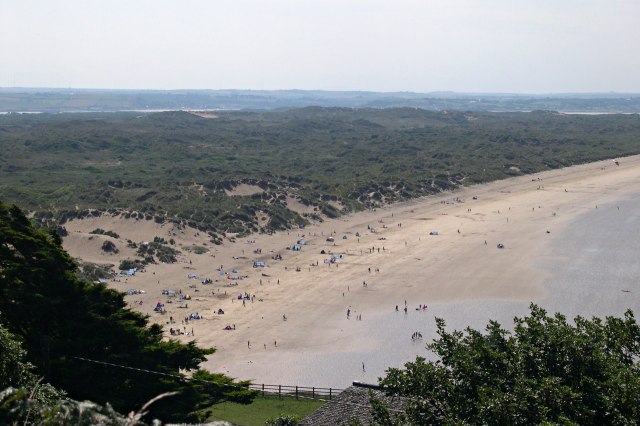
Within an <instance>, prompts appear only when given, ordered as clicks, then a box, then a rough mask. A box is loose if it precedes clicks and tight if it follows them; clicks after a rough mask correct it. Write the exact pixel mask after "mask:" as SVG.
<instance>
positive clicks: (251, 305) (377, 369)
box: [64, 156, 640, 387]
mask: <svg viewBox="0 0 640 426" xmlns="http://www.w3.org/2000/svg"><path fill="white" fill-rule="evenodd" d="M639 193H640V156H634V157H626V158H623V159H621V160H620V165H619V166H616V165H615V164H614V163H613V162H612V161H611V160H607V161H602V162H597V163H592V164H586V165H580V166H575V167H571V168H566V169H560V170H553V171H548V172H543V173H539V174H535V175H527V176H521V177H517V178H512V179H508V180H503V181H498V182H493V183H490V184H484V185H478V186H473V187H468V188H462V189H460V190H457V191H455V192H446V193H442V194H438V195H435V196H430V197H425V198H421V199H417V200H413V201H410V202H405V203H400V204H396V205H391V206H388V207H385V208H381V209H377V210H376V211H366V212H360V213H354V214H351V215H348V216H344V217H341V218H339V219H336V220H326V221H324V222H323V223H318V224H314V225H311V226H307V227H306V228H305V229H297V230H291V231H289V232H286V231H285V232H279V233H276V234H274V235H252V236H249V237H244V238H237V239H235V242H232V241H230V240H225V241H224V244H222V245H220V246H216V245H214V244H213V243H211V242H209V238H208V237H207V235H206V234H203V233H199V232H198V231H196V230H194V229H189V228H186V229H179V228H177V227H175V226H174V225H172V224H163V225H160V224H156V223H153V221H144V220H138V221H136V220H125V219H122V218H119V217H116V218H113V217H110V216H103V217H99V218H89V219H83V220H73V221H71V222H69V223H67V224H65V226H66V228H67V230H68V231H69V236H68V237H66V238H65V239H64V247H65V248H66V249H67V250H68V251H69V252H70V253H71V255H72V256H74V257H78V258H81V259H82V260H84V261H89V262H95V263H101V264H104V263H111V264H114V265H116V268H117V265H118V263H119V262H120V260H122V259H125V258H127V257H129V258H133V257H134V255H135V251H134V249H131V248H127V243H126V240H127V239H129V240H132V241H134V242H142V241H151V240H153V238H154V237H155V236H158V237H162V238H165V239H167V240H168V239H170V238H173V239H174V240H175V241H176V247H177V248H178V249H181V251H182V254H181V255H180V256H179V262H178V263H175V264H157V265H149V266H147V268H146V270H145V271H144V272H138V273H137V274H136V275H135V276H132V277H118V278H117V279H116V280H112V281H110V282H109V286H111V287H113V288H116V289H118V290H121V291H125V292H126V291H127V290H129V289H135V290H142V291H144V292H145V293H144V294H135V295H129V296H127V297H126V300H127V301H128V303H129V304H130V306H131V307H132V309H135V310H138V311H141V312H143V313H146V314H149V316H150V320H151V321H152V322H156V323H159V324H162V325H163V326H164V328H165V330H166V333H167V336H169V329H170V328H173V329H179V330H181V331H183V332H186V333H188V334H187V335H178V336H171V337H172V338H176V339H179V340H181V341H185V342H186V341H189V340H193V339H195V340H196V341H197V343H198V344H199V345H201V346H205V347H215V348H216V349H217V351H216V353H214V354H213V355H211V356H210V357H209V359H208V361H207V362H206V363H205V364H204V367H205V368H207V369H209V370H211V371H214V372H222V373H226V374H229V375H231V376H232V377H236V378H239V379H251V380H254V381H255V382H257V383H270V384H278V383H281V384H287V385H300V386H326V387H328V386H332V387H345V386H348V385H349V384H350V382H351V381H353V380H363V381H375V380H376V379H377V377H379V376H380V375H382V374H383V372H384V369H385V368H386V367H389V366H400V365H402V363H403V362H406V361H408V360H411V359H413V358H415V356H416V355H423V356H428V354H427V351H426V350H425V348H424V346H425V343H427V342H429V341H430V340H431V339H432V338H433V337H434V318H435V317H436V316H438V317H443V318H445V320H447V323H448V324H450V326H451V327H456V328H461V327H464V326H466V325H470V326H472V327H476V328H482V327H484V325H485V324H486V321H487V320H488V319H489V318H495V319H498V320H501V321H505V322H506V323H507V324H508V322H509V321H510V319H511V318H512V317H513V316H514V315H522V314H524V313H526V311H527V310H526V308H527V306H528V304H529V303H530V302H537V303H541V304H543V305H545V306H546V305H548V306H551V307H553V308H557V309H562V308H563V306H567V307H568V310H569V312H570V313H572V314H573V313H574V312H576V313H581V314H583V315H586V316H590V315H592V314H600V312H591V308H590V306H591V305H589V304H588V303H585V301H583V300H577V299H576V300H560V299H559V298H561V297H562V298H574V297H573V296H572V295H571V294H573V293H566V292H565V293H562V291H563V289H562V288H561V287H562V284H550V283H557V281H554V277H556V278H557V277H560V276H563V277H564V276H565V275H567V273H566V267H571V265H576V264H579V263H580V262H582V264H583V265H582V267H583V268H588V267H589V265H588V264H587V265H585V264H584V262H585V259H586V258H585V259H578V258H576V256H575V253H576V250H578V249H579V248H580V247H578V248H575V247H574V248H571V247H569V246H568V244H570V243H571V242H572V241H573V242H574V243H575V242H577V241H579V240H578V239H577V238H578V237H584V236H585V234H588V230H585V228H584V227H583V228H580V227H576V226H577V224H580V223H581V222H580V221H581V220H584V218H585V217H586V216H587V215H590V214H595V213H594V212H595V211H597V215H598V216H594V217H595V219H594V220H596V221H599V222H597V223H598V224H599V225H598V227H599V229H600V230H602V232H607V226H608V224H611V223H612V222H614V223H615V224H618V225H620V226H619V231H616V232H620V233H625V232H627V231H625V230H628V228H624V226H636V225H637V224H636V222H635V219H629V217H635V214H640V206H639V210H634V212H633V214H631V216H630V213H628V210H627V212H625V207H624V206H626V205H629V204H625V203H630V202H632V201H633V200H634V196H636V195H637V194H639ZM621 206H622V208H621ZM621 211H622V214H625V215H626V216H624V217H625V219H624V220H618V219H616V216H615V215H616V214H620V212H621ZM638 224H640V221H638ZM96 228H102V229H104V230H111V231H115V232H117V233H118V234H119V235H120V238H118V239H114V238H111V237H107V236H103V235H91V234H89V232H91V231H92V230H94V229H96ZM436 234H437V235H436ZM330 237H331V238H332V239H333V241H328V239H330ZM574 237H575V238H574ZM104 240H111V241H113V242H114V243H115V244H116V246H117V248H118V249H119V250H120V251H119V253H117V254H107V253H104V252H103V251H102V250H101V249H100V247H101V245H102V243H103V241H104ZM299 240H304V244H301V245H300V246H301V250H299V251H293V250H290V249H287V248H288V247H291V246H293V245H295V244H297V243H298V241H299ZM580 241H581V240H580ZM498 244H503V245H504V248H498V247H497V245H498ZM579 244H580V245H581V246H586V245H588V244H589V243H588V242H580V243H579ZM192 245H199V246H204V247H206V248H208V249H209V252H207V253H204V254H200V255H198V254H193V253H190V252H188V251H186V250H185V248H186V247H189V246H192ZM563 247H564V248H563ZM594 247H595V248H594V249H593V250H595V252H594V251H593V250H592V253H593V255H594V256H595V257H594V259H597V258H598V255H599V254H598V252H597V247H598V246H597V245H596V246H594ZM611 250H613V251H615V250H620V251H622V252H624V251H625V250H626V251H628V246H618V247H617V248H616V246H615V245H612V248H611ZM321 251H324V252H325V254H321ZM331 254H334V255H336V257H338V258H337V259H336V260H335V262H334V263H325V261H328V260H329V259H331ZM277 255H280V256H281V257H282V260H274V259H273V258H274V257H275V256H277ZM585 256H586V255H585ZM610 256H614V257H616V256H617V255H616V254H615V253H613V254H610ZM618 257H620V256H618ZM254 261H264V262H265V267H263V268H262V267H258V268H254V267H253V264H254ZM586 262H588V263H589V264H593V263H594V262H595V260H593V261H588V260H587V261H586ZM602 267H604V266H602ZM632 267H633V268H635V266H633V265H629V268H630V269H629V272H627V273H625V274H626V275H625V277H618V278H619V279H625V280H626V281H625V283H624V287H621V288H620V289H617V288H616V289H615V297H616V299H615V300H614V301H612V302H606V303H610V304H611V307H610V309H609V310H605V311H604V312H605V313H606V312H610V311H611V312H618V311H620V310H624V308H625V307H632V308H633V307H637V308H640V306H639V301H638V299H639V298H638V291H639V289H638V288H637V286H636V288H630V286H632V285H633V283H635V281H634V280H635V278H637V276H636V275H634V274H635V272H638V271H636V270H635V269H633V268H632ZM563 268H564V269H563ZM619 268H621V267H619ZM233 269H237V275H238V276H239V277H241V278H242V279H239V280H231V279H229V278H228V275H227V274H232V275H233V274H235V273H233V272H232V270H233ZM623 269H624V268H623ZM563 271H564V272H563ZM569 271H570V269H569ZM225 273H226V274H225ZM563 274H564V275H563ZM189 275H193V276H195V277H197V278H194V279H189V278H188V276H189ZM570 275H571V274H568V275H567V276H570ZM621 275H624V274H621ZM630 275H632V276H630ZM204 279H210V280H211V281H212V283H210V284H206V285H203V284H202V283H201V281H202V280H204ZM563 280H564V278H563ZM563 282H564V281H563ZM571 285H572V287H571V288H572V289H576V288H579V286H580V285H582V284H581V283H580V282H576V283H573V284H571ZM621 285H622V284H621ZM576 286H577V287H576ZM162 290H175V291H177V292H178V293H179V292H182V293H183V294H189V295H190V297H191V299H190V300H183V301H179V300H177V298H171V297H167V296H166V295H163V294H162ZM572 291H573V290H572ZM245 294H247V295H248V296H249V298H248V299H247V300H244V303H243V300H240V299H238V296H239V295H245ZM585 294H593V293H585ZM612 294H613V293H612ZM590 297H591V296H590ZM593 297H599V296H597V295H596V296H593ZM612 297H613V296H612ZM158 302H160V303H163V304H164V309H165V312H164V313H158V312H154V311H153V308H154V306H155V305H156V303H158ZM577 303H580V305H581V306H583V307H584V308H579V307H578V308H576V304H577ZM405 304H406V305H405ZM185 305H186V307H185ZM424 305H426V306H427V308H426V309H423V308H422V307H423V306H424ZM625 305H628V306H625ZM396 306H397V310H396ZM405 306H406V313H405ZM607 306H608V305H607ZM219 309H222V310H223V311H224V314H218V313H217V312H218V310H219ZM347 313H348V315H347ZM190 314H198V315H199V316H202V317H203V318H202V319H198V320H190V321H188V323H184V319H185V317H186V316H188V315H190ZM170 317H172V318H173V320H174V321H175V322H174V323H172V324H169V320H170ZM285 317H286V320H285ZM503 324H504V323H503ZM227 325H231V326H235V330H224V327H225V326H227ZM416 331H419V332H420V333H421V334H422V336H423V338H422V339H420V340H412V339H411V336H412V333H414V332H416ZM363 363H364V366H365V368H363Z"/></svg>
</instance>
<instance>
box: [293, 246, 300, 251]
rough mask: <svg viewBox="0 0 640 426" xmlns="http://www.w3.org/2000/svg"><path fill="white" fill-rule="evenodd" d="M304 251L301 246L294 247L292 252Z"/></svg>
mask: <svg viewBox="0 0 640 426" xmlns="http://www.w3.org/2000/svg"><path fill="white" fill-rule="evenodd" d="M301 249H302V247H300V246H299V245H294V246H293V247H291V250H293V251H300V250H301Z"/></svg>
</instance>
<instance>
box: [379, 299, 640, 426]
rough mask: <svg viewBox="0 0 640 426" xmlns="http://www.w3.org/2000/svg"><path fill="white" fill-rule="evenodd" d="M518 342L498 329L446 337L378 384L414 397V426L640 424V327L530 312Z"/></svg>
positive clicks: (627, 318) (628, 320)
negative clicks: (434, 358)
mask: <svg viewBox="0 0 640 426" xmlns="http://www.w3.org/2000/svg"><path fill="white" fill-rule="evenodd" d="M530 309H531V313H530V315H529V316H526V317H524V318H515V320H514V321H515V326H514V330H513V332H510V331H507V330H505V329H503V328H502V327H501V326H500V324H498V323H497V322H495V321H491V322H489V324H488V325H487V327H486V330H485V333H481V332H480V331H477V330H474V329H472V328H467V329H465V331H464V332H462V331H454V332H452V333H449V332H447V331H446V330H445V323H444V321H443V320H442V319H437V320H436V321H437V327H438V336H439V337H438V338H437V339H436V340H434V342H433V343H431V344H428V345H427V348H428V349H430V350H431V351H433V352H434V353H435V354H436V355H437V356H438V358H439V359H438V360H437V361H428V362H427V361H426V360H425V359H424V358H421V357H418V358H417V359H416V360H415V362H409V363H407V364H405V368H404V369H395V368H390V369H388V370H387V375H386V377H384V378H382V379H381V381H380V382H381V384H382V385H383V386H385V387H386V388H387V389H388V390H389V391H390V392H392V393H396V394H401V395H404V396H408V397H411V403H410V404H409V407H408V409H407V414H408V417H409V419H410V420H411V422H412V423H414V424H441V423H442V424H451V423H454V424H540V423H545V422H551V423H564V424H586V425H600V424H637V423H638V421H640V365H639V363H638V362H639V356H640V327H639V326H638V324H637V323H636V320H635V318H634V316H633V313H632V312H631V311H627V312H626V313H625V315H624V317H623V318H616V317H607V318H606V319H605V320H604V321H603V320H601V319H599V318H593V319H591V320H587V319H585V318H582V317H576V318H575V319H574V322H573V323H570V322H568V321H567V320H566V318H565V317H564V316H563V315H561V314H555V315H554V316H549V315H547V313H546V311H545V310H543V309H542V308H540V307H538V306H536V305H533V304H532V305H531V307H530Z"/></svg>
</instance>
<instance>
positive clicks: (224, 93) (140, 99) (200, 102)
mask: <svg viewBox="0 0 640 426" xmlns="http://www.w3.org/2000/svg"><path fill="white" fill-rule="evenodd" d="M308 106H321V107H345V108H398V107H414V108H422V109H427V110H434V111H442V110H448V111H499V112H515V111H533V110H552V111H560V112H586V113H640V94H637V93H636V94H630V93H563V94H545V95H525V94H509V93H508V94H499V93H498V94H496V93H455V92H431V93H414V92H388V93H385V92H357V91H322V90H100V89H56V88H42V89H41V88H0V112H51V113H56V112H113V111H131V110H134V111H158V110H180V109H184V110H246V109H249V110H262V109H277V108H301V107H308Z"/></svg>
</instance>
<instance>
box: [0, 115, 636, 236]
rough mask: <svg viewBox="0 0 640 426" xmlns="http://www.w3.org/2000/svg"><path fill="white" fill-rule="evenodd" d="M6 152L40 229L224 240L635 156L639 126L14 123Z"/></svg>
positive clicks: (506, 121) (10, 175)
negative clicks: (114, 223)
mask: <svg viewBox="0 0 640 426" xmlns="http://www.w3.org/2000/svg"><path fill="white" fill-rule="evenodd" d="M0 149H1V150H2V154H1V155H0V199H2V200H3V201H4V202H13V203H17V204H18V205H19V206H21V207H23V208H25V209H28V210H31V211H35V212H38V215H39V216H40V217H43V218H49V219H51V220H59V221H62V222H64V221H65V220H66V219H68V218H70V217H75V216H82V215H86V214H94V213H92V212H91V211H90V209H99V210H101V211H109V212H111V213H113V214H125V215H133V216H134V217H138V218H140V219H144V220H157V221H164V220H174V221H178V222H183V223H188V224H190V225H192V226H195V227H198V228H199V229H202V230H206V231H210V232H211V233H212V235H214V236H216V237H219V236H220V235H222V234H223V233H228V232H233V233H243V234H246V233H249V232H255V231H259V230H263V231H270V230H275V229H283V228H286V227H291V226H297V225H299V224H303V223H306V222H307V221H312V220H322V219H323V218H326V217H334V216H337V215H339V214H341V213H344V212H347V211H353V210H360V209H364V208H368V207H375V206H379V205H381V204H384V203H389V202H395V201H398V200H405V199H409V198H412V197H417V196H422V195H427V194H431V193H436V192H440V191H444V190H450V189H453V188H456V187H458V186H460V185H470V184H475V183H480V182H487V181H492V180H496V179H502V178H507V177H510V176H516V175H521V174H524V173H533V172H537V171H542V170H547V169H553V168H558V167H563V166H569V165H574V164H579V163H585V162H590V161H595V160H600V159H606V158H615V157H619V156H624V155H631V154H638V153H640V117H639V116H638V115H595V116H590V115H564V114H558V113H554V112H543V111H535V112H531V113H482V112H481V113H475V112H474V113H472V112H431V111H425V110H420V109H414V108H398V109H350V108H319V107H314V108H303V109H294V110H275V111H261V112H216V114H215V115H212V114H202V115H196V114H192V113H188V112H165V113H155V114H140V113H113V114H105V113H101V114H89V113H83V114H53V115H52V114H38V115H23V114H9V115H2V116H0ZM241 185H244V186H241ZM235 188H238V189H235ZM234 191H235V192H234ZM234 194H242V195H234ZM294 204H295V206H296V208H293V205H294Z"/></svg>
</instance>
